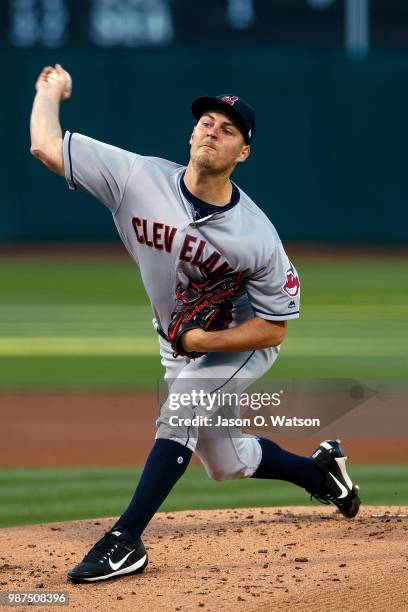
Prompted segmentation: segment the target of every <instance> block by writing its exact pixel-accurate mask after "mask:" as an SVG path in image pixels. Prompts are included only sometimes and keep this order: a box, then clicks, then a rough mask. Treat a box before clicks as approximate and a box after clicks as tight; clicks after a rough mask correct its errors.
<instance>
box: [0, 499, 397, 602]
mask: <svg viewBox="0 0 408 612" xmlns="http://www.w3.org/2000/svg"><path fill="white" fill-rule="evenodd" d="M111 525H112V519H99V520H89V521H75V522H70V523H68V522H67V523H52V524H47V525H31V526H25V527H15V528H7V529H2V530H0V548H1V553H0V554H1V557H0V585H1V588H0V591H1V592H3V593H4V591H7V590H14V591H37V592H41V593H47V592H55V591H61V590H63V591H67V592H68V593H69V606H68V608H69V609H80V610H120V611H127V610H139V611H141V612H144V611H149V612H153V611H155V612H156V611H164V610H165V611H166V612H167V611H168V610H180V611H185V610H198V609H202V610H211V611H214V612H215V611H217V612H218V611H220V610H228V611H229V610H234V611H236V610H256V611H257V612H259V611H269V610H276V609H280V610H301V609H302V610H305V609H306V610H313V611H316V610H339V609H341V610H342V611H345V610H346V611H348V610H350V611H351V610H353V611H355V610H358V609H364V610H378V611H380V610H384V609H387V610H403V609H406V604H407V601H408V551H407V547H406V542H407V538H408V507H389V506H388V507H374V506H371V507H370V506H366V507H365V508H363V509H362V511H361V513H360V515H359V516H358V517H357V518H356V519H354V520H351V521H347V520H346V519H344V518H343V517H341V516H340V515H339V514H338V513H337V512H336V511H335V509H333V507H324V506H323V507H320V506H319V507H305V508H304V507H297V508H283V509H279V508H263V509H260V508H256V509H252V508H251V509H239V510H217V511H200V512H199V511H190V512H175V513H160V514H157V515H156V517H155V518H154V519H153V521H152V523H151V525H150V526H149V527H148V529H147V530H146V533H145V536H144V542H145V544H146V548H147V549H148V552H149V556H150V563H149V565H148V567H147V568H146V570H145V572H144V574H142V575H138V576H129V577H125V578H121V579H119V580H116V581H110V582H106V583H103V582H101V583H98V584H92V585H73V584H69V583H67V582H66V577H65V576H66V572H67V570H68V569H70V568H71V567H72V566H73V565H75V564H76V563H77V562H78V561H80V560H81V559H82V556H83V555H84V553H85V552H86V551H87V550H88V548H89V547H90V546H91V545H92V544H94V542H95V541H96V540H97V539H98V538H100V537H101V536H102V535H103V533H104V531H105V530H107V529H108V528H109V527H110V526H111ZM31 608H32V606H25V607H24V606H19V608H18V609H20V610H21V609H27V610H28V609H31ZM41 609H43V610H47V609H49V610H51V609H52V610H55V609H56V607H55V606H54V607H52V608H51V607H44V606H42V607H41ZM59 609H64V607H62V608H59ZM65 609H66V608H65Z"/></svg>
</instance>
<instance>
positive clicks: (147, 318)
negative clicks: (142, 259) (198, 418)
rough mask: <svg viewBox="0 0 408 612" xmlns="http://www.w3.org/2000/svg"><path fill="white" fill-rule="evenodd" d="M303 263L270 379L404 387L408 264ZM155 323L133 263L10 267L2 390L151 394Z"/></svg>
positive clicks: (3, 299)
mask: <svg viewBox="0 0 408 612" xmlns="http://www.w3.org/2000/svg"><path fill="white" fill-rule="evenodd" d="M296 263H297V267H298V269H299V271H300V275H301V281H302V310H301V318H300V319H299V320H298V321H293V322H291V323H290V327H289V332H288V335H287V338H286V340H285V342H284V345H283V348H282V353H281V356H280V358H279V359H278V361H277V363H276V364H275V366H274V367H273V368H272V370H271V371H270V373H269V374H268V376H273V377H279V378H298V377H301V378H307V377H313V378H322V377H323V378H331V377H345V378H349V377H352V378H366V379H367V378H369V379H375V378H382V379H384V378H386V379H406V376H407V373H408V365H407V364H408V305H407V300H406V296H407V292H408V267H407V265H406V261H405V260H403V259H401V260H391V259H390V260H381V259H376V258H373V259H355V260H354V259H348V260H330V261H328V260H324V259H317V258H310V257H309V258H308V257H303V258H300V260H299V261H298V260H297V261H296ZM151 318H152V315H151V311H150V307H149V303H148V300H147V297H146V295H145V293H144V290H143V287H142V285H141V280H140V276H139V273H138V271H137V268H136V267H135V266H134V265H133V264H132V262H131V261H130V260H126V259H123V260H122V259H117V260H112V259H111V260H109V259H107V260H104V259H101V260H99V261H98V260H90V259H84V260H79V261H78V260H76V261H75V260H72V261H69V260H67V261H56V262H53V261H52V260H50V259H33V260H29V259H20V260H13V259H3V261H2V262H1V263H0V388H2V389H51V388H52V389H64V388H67V389H68V388H69V389H72V388H75V389H108V388H109V389H141V388H151V387H153V386H154V384H155V381H156V380H157V379H158V378H161V376H162V368H161V366H160V361H159V357H158V344H157V338H156V336H155V333H154V332H153V329H152V326H151Z"/></svg>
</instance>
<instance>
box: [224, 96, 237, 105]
mask: <svg viewBox="0 0 408 612" xmlns="http://www.w3.org/2000/svg"><path fill="white" fill-rule="evenodd" d="M221 100H222V101H223V102H226V103H227V104H230V105H231V106H234V104H235V102H238V100H239V98H237V96H223V97H222V98H221Z"/></svg>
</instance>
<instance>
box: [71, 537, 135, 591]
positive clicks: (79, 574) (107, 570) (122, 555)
mask: <svg viewBox="0 0 408 612" xmlns="http://www.w3.org/2000/svg"><path fill="white" fill-rule="evenodd" d="M146 565H147V553H146V550H145V547H144V546H143V542H142V540H141V539H140V538H139V540H138V541H137V542H131V541H130V540H128V539H127V538H126V536H125V535H124V534H123V533H121V532H120V531H108V532H107V533H105V535H104V536H103V538H102V539H101V540H99V541H98V542H97V543H96V544H95V546H93V547H92V548H91V550H90V551H89V553H88V554H87V555H85V557H84V558H83V560H82V561H81V563H79V564H78V565H77V566H76V567H74V569H72V570H71V571H70V572H68V579H69V580H71V582H97V581H98V580H108V579H110V578H116V577H118V576H125V575H126V576H127V575H129V574H139V573H141V572H143V570H144V568H145V567H146Z"/></svg>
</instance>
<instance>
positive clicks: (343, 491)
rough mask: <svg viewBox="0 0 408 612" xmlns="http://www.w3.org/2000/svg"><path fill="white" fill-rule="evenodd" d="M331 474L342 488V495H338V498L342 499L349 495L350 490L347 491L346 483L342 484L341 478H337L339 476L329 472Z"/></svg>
mask: <svg viewBox="0 0 408 612" xmlns="http://www.w3.org/2000/svg"><path fill="white" fill-rule="evenodd" d="M329 474H330V476H331V477H332V478H333V480H334V482H335V483H336V485H337V486H338V487H339V488H340V491H341V495H338V496H337V499H342V498H343V497H347V495H348V491H347V489H346V487H345V486H344V485H342V484H341V482H340V481H339V480H337V478H336V477H335V476H333V474H332V473H331V472H329Z"/></svg>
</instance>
